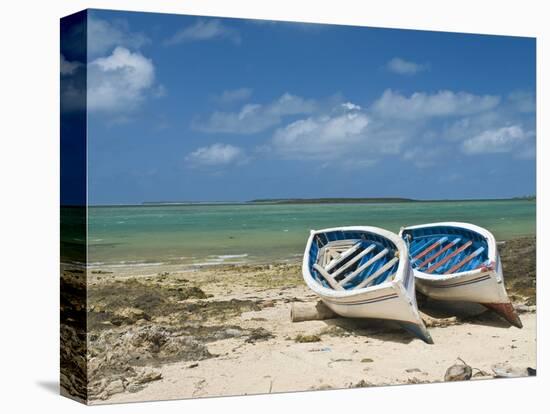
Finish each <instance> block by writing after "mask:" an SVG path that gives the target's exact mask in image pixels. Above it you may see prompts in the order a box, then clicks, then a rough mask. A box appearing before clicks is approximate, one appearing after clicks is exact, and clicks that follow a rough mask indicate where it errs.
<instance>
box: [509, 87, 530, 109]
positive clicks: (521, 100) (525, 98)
mask: <svg viewBox="0 0 550 414" xmlns="http://www.w3.org/2000/svg"><path fill="white" fill-rule="evenodd" d="M508 100H509V101H510V102H511V103H512V105H514V106H515V108H516V109H517V110H518V111H519V112H523V113H531V112H535V111H536V109H537V108H536V107H537V105H536V100H535V94H534V93H532V92H525V91H516V92H512V93H511V94H509V95H508Z"/></svg>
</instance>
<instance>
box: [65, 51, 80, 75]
mask: <svg viewBox="0 0 550 414" xmlns="http://www.w3.org/2000/svg"><path fill="white" fill-rule="evenodd" d="M81 66H82V63H80V62H76V61H75V62H69V61H68V60H66V59H65V56H63V55H61V61H60V64H59V70H60V72H61V75H63V76H65V75H72V74H73V73H74V72H75V71H76V70H77V69H78V68H80V67H81Z"/></svg>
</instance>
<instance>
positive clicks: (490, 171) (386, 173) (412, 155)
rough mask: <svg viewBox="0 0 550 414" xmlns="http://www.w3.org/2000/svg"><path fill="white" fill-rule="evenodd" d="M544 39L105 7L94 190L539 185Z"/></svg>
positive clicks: (460, 189)
mask: <svg viewBox="0 0 550 414" xmlns="http://www.w3.org/2000/svg"><path fill="white" fill-rule="evenodd" d="M535 49H536V48H535V40H534V39H529V38H518V37H505V36H484V35H467V34H454V33H440V32H425V31H411V30H394V29H374V28H365V27H349V26H337V25H310V24H300V23H295V24H293V23H276V22H265V21H264V22H262V21H253V20H239V19H218V18H207V17H195V16H181V15H167V14H148V13H126V12H113V11H97V10H96V11H92V12H90V14H89V20H88V62H87V70H88V96H87V100H88V133H89V135H88V162H89V166H88V174H89V175H88V185H89V187H88V197H89V202H90V203H91V204H118V203H141V202H143V201H198V200H201V201H221V200H226V201H228V200H231V201H244V200H250V199H255V198H293V197H304V198H305V197H384V196H400V197H411V198H418V199H441V198H499V197H513V196H520V195H526V194H534V193H535V176H536V173H535V141H536V135H535V95H534V94H535V90H536V85H535ZM79 65H81V62H77V61H71V60H69V59H66V58H65V57H64V56H62V66H61V68H62V73H63V72H64V73H65V75H66V76H71V75H72V74H73V73H75V72H76V71H77V68H78V67H79Z"/></svg>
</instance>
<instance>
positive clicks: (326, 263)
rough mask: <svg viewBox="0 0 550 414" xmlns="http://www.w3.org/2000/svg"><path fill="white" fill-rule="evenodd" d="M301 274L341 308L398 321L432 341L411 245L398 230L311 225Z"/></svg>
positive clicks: (355, 314) (352, 315) (353, 313)
mask: <svg viewBox="0 0 550 414" xmlns="http://www.w3.org/2000/svg"><path fill="white" fill-rule="evenodd" d="M302 274H303V277H304V280H305V282H306V284H307V285H308V287H309V288H310V289H311V290H312V291H313V292H315V293H316V294H317V295H318V296H319V298H320V299H321V300H322V301H323V302H324V303H325V304H326V305H327V306H328V307H329V308H330V309H332V310H333V311H334V312H335V313H336V314H338V315H340V316H343V317H349V318H377V319H388V320H393V321H397V322H399V323H400V324H401V325H402V326H403V327H404V328H405V329H407V330H408V331H410V332H412V333H413V334H415V335H416V336H418V337H420V338H421V339H422V340H424V341H425V342H427V343H430V344H431V343H433V341H432V338H431V336H430V334H429V333H428V331H427V329H426V327H425V325H424V322H423V321H422V319H421V317H420V314H419V312H418V308H417V305H416V297H415V286H414V276H413V271H412V268H411V265H410V262H409V257H408V254H407V246H406V244H405V242H404V241H403V240H402V239H401V238H400V237H399V236H398V235H397V234H394V233H392V232H389V231H387V230H384V229H380V228H377V227H367V226H358V227H355V226H354V227H337V228H329V229H323V230H312V231H311V234H310V236H309V239H308V241H307V245H306V249H305V253H304V260H303V264H302Z"/></svg>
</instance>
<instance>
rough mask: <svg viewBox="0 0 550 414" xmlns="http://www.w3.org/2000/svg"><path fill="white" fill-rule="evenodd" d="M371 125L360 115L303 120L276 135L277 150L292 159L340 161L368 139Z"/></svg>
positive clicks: (275, 145)
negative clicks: (340, 158)
mask: <svg viewBox="0 0 550 414" xmlns="http://www.w3.org/2000/svg"><path fill="white" fill-rule="evenodd" d="M369 123H370V120H369V117H368V116H367V115H366V114H365V113H360V112H357V111H353V112H346V113H340V114H338V115H331V116H329V115H324V116H318V117H309V118H306V119H301V120H298V121H295V122H292V123H291V124H289V125H287V126H285V127H284V128H280V129H278V130H277V131H276V132H275V134H274V135H273V139H272V144H273V149H274V150H275V151H276V152H277V153H279V154H281V155H282V156H283V157H285V158H291V159H304V158H305V159H308V158H309V159H334V158H338V157H340V156H341V155H342V154H345V153H349V152H353V150H354V147H355V148H356V147H357V146H358V145H359V144H361V141H364V140H366V139H367V135H366V132H367V126H368V125H369ZM356 149H357V148H356Z"/></svg>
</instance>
